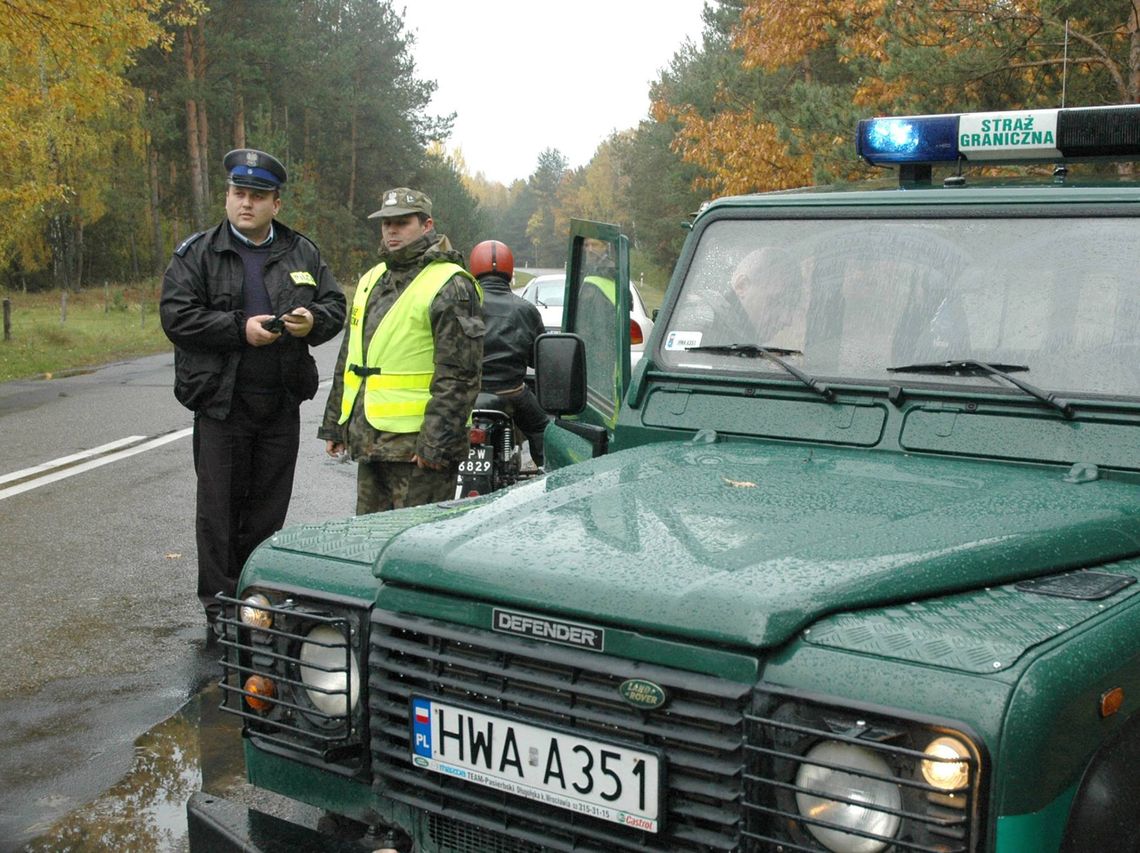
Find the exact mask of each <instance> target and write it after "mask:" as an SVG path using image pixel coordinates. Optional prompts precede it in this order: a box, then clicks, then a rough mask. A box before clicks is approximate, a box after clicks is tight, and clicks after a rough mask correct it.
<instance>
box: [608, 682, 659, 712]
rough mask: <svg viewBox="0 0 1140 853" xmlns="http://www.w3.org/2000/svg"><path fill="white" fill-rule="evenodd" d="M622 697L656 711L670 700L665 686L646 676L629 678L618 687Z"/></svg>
mask: <svg viewBox="0 0 1140 853" xmlns="http://www.w3.org/2000/svg"><path fill="white" fill-rule="evenodd" d="M618 692H619V693H621V698H622V699H624V700H625V701H626V702H628V703H629V704H630V705H633V706H634V707H635V708H641V709H642V710H643V711H654V710H656V709H657V708H660V707H661V706H662V705H664V704H665V703H666V702H667V701H668V700H669V694H667V693H666V692H665V688H664V687H662V686H661V685H659V684H654V683H653V682H652V681H646V680H645V679H644V678H629V679H626V680H625V681H623V682H622V683H621V686H620V687H619V688H618Z"/></svg>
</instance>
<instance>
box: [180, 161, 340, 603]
mask: <svg viewBox="0 0 1140 853" xmlns="http://www.w3.org/2000/svg"><path fill="white" fill-rule="evenodd" d="M222 165H223V168H224V169H225V172H226V174H227V187H226V218H225V220H223V221H222V222H221V223H220V224H218V225H216V226H215V227H213V228H211V229H209V230H208V231H202V232H199V233H197V234H194V235H193V236H191V237H188V238H187V239H186V240H184V241H183V242H182V244H181V245H179V246H178V248H177V249H176V250H175V252H174V257H173V258H172V259H171V261H170V265H169V266H168V267H167V269H166V274H165V276H164V277H163V281H162V300H161V303H160V313H161V317H162V328H163V331H165V332H166V336H167V337H168V338H170V340H171V341H172V342H173V343H174V395H175V396H176V397H177V398H178V400H179V401H180V402H181V403H182V404H183V405H184V406H186V407H187V408H189V409H191V410H192V411H193V412H194V441H193V445H194V470H195V472H196V473H197V477H198V493H197V512H196V525H195V526H196V532H197V542H198V598H199V599H200V600H201V602H202V605H203V607H204V608H205V609H206V618H207V621H208V622H213V620H214V619H215V618H216V616H217V612H218V608H219V605H218V603H217V602H216V600H215V598H214V596H215V594H216V593H218V592H223V593H225V594H227V595H233V594H234V593H235V591H236V585H237V578H238V575H239V574H240V573H241V568H242V566H243V565H244V563H245V561H246V558H247V557H249V555H250V553H251V552H252V551H253V549H254V548H255V547H256V546H257V545H258V543H260V542H261V541H262V540H264V539H266V538H267V537H268V536H270V535H272V534H273V533H274V532H275V531H277V530H280V529H281V526H282V525H283V524H284V523H285V514H286V511H287V510H288V508H289V498H290V495H291V493H292V490H293V470H294V467H295V465H296V462H297V446H298V441H299V436H300V418H299V407H300V403H301V401H302V400H308V399H311V398H312V397H313V396H314V395H315V394H316V391H317V382H318V376H317V365H316V362H315V361H314V360H313V356H312V354H311V353H310V352H309V347H310V346H316V345H318V344H321V343H324V342H325V341H327V340H329V339H330V338H332V337H335V336H336V334H337V333H338V332H339V331H340V329H341V327H342V325H343V324H344V316H345V300H344V294H343V293H341V290H340V287H339V286H338V285H337V283H336V280H335V279H334V278H333V276H332V273H331V272H329V269H328V267H327V266H326V265H325V262H324V261H323V260H322V259H321V253H320V251H319V250H318V249H317V247H316V246H315V245H313V243H312V242H310V241H309V240H308V239H307V238H306V237H303V236H302V235H300V234H298V233H297V232H295V231H293V230H292V229H290V228H287V227H286V226H285V225H282V224H281V223H280V222H277V221H275V217H276V216H277V214H278V212H279V211H280V209H281V186H282V185H283V184H284V183H285V181H286V177H287V176H286V172H285V167H284V166H282V165H281V163H280V162H278V160H277V159H275V158H274V157H271V156H270V155H269V154H266V153H265V152H264V151H256V150H254V149H250V148H242V149H239V150H236V151H231V152H230V153H229V154H227V155H226V156H225V159H224V160H223V161H222Z"/></svg>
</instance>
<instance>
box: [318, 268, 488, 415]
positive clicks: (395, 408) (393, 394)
mask: <svg viewBox="0 0 1140 853" xmlns="http://www.w3.org/2000/svg"><path fill="white" fill-rule="evenodd" d="M386 270H387V265H386V264H383V263H379V264H377V265H376V266H374V267H373V268H372V269H370V270H369V271H368V272H366V273H365V274H364V275H362V276H361V277H360V282H359V283H358V284H357V286H356V295H355V296H354V297H353V300H352V313H351V314H350V315H349V321H348V357H347V358H346V359H345V363H344V394H343V396H342V397H341V402H340V421H339V423H342V424H343V423H344V422H345V421H347V420H348V417H349V415H350V414H352V407H353V404H354V403H355V402H356V395H357V393H358V392H359V391H360V386H361V385H362V384H363V385H364V416H365V418H366V419H367V420H368V423H370V424H371V425H372V426H373V427H375V428H376V429H378V430H380V431H381V432H400V433H408V432H419V431H420V427H421V426H423V422H424V411H425V410H426V409H427V404H428V400H429V399H431V390H430V389H431V378H432V375H433V374H434V372H435V339H434V337H433V336H432V327H431V317H430V315H429V313H428V311H429V308H430V307H431V303H432V300H433V299H435V297H436V294H437V293H439V291H440V288H442V287H443V286H444V285H445V284H446V283H447V282H448V280H449V279H450V278H451V277H452V276H454V275H457V274H458V275H462V276H466V277H467V278H469V279H471V281H473V282H474V281H475V279H474V277H473V276H472V275H471V273H469V272H467V270H465V269H463V267H461V266H459V265H458V264H454V263H451V262H449V261H436V262H434V263H431V264H428V265H427V266H426V267H424V269H422V270H421V271H420V273H419V275H417V276H416V277H415V278H414V279H412V282H411V284H409V285H408V286H407V288H406V289H405V290H404V292H403V293H401V294H400V295H399V296H398V297H397V298H396V301H395V303H393V305H392V307H391V308H390V309H388V313H387V314H385V315H384V316H383V318H381V320H380V325H379V326H377V327H376V331H375V332H374V333H373V335H372V340H370V341H369V342H368V356H367V358H365V357H364V308H365V306H366V305H367V304H368V295H369V294H370V293H371V292H372V288H373V287H374V286H375V285H376V283H377V282H378V281H380V279H381V277H382V276H383V275H384V273H385V271H386ZM475 287H476V290H479V285H478V283H476V285H475ZM479 296H480V300H481V299H482V291H479Z"/></svg>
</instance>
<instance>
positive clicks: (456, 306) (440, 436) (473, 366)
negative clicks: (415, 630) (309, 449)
mask: <svg viewBox="0 0 1140 853" xmlns="http://www.w3.org/2000/svg"><path fill="white" fill-rule="evenodd" d="M369 219H379V220H380V237H381V245H380V263H378V264H377V265H376V266H374V267H373V268H372V269H370V270H369V271H368V272H366V273H365V274H364V275H363V276H361V278H360V281H359V283H358V284H357V287H356V295H355V298H354V299H353V302H352V310H351V312H350V313H349V319H348V328H347V331H346V333H345V336H344V339H343V341H342V342H341V348H340V356H339V358H338V359H337V367H336V373H335V374H334V376H333V386H332V389H331V391H330V393H329V399H328V404H327V405H326V407H325V416H324V420H323V422H322V424H321V427H320V429H319V430H318V431H317V435H318V437H320V438H323V439H325V450H326V452H327V453H328V454H329V455H330V456H332V457H340V456H341V454H343V453H344V452H345V451H346V450H347V452H348V454H349V456H350V457H351V458H352V459H354V460H356V461H357V462H358V463H359V465H358V469H357V488H356V513H357V515H363V514H364V513H369V512H379V511H381V510H387V509H395V508H399V507H405V506H417V505H419V504H424V503H429V502H433V501H439V500H446V499H448V498H451V497H454V495H455V483H456V477H457V475H458V473H459V462H460V460H462V459H464V458H466V455H467V420H468V417H469V415H470V414H471V409H472V407H473V406H474V403H475V395H476V394H477V393H478V391H479V377H480V363H481V361H482V358H483V331H484V328H483V314H482V308H481V305H480V303H481V301H482V294H481V291H480V289H479V286H478V284H477V283H476V282H475V280H474V278H473V277H472V276H471V274H470V273H469V272H467V270H465V269H464V268H463V258H462V256H461V255H460V254H459V253H458V252H455V251H453V250H452V249H451V244H450V242H449V241H448V240H447V238H446V237H445V236H443V235H442V234H437V233H436V231H435V222H434V220H433V219H432V207H431V199H430V198H428V197H427V196H426V195H424V194H423V193H422V192H419V191H418V190H414V189H409V188H408V187H398V188H396V189H392V190H388V191H387V192H386V193H384V196H383V201H382V203H381V207H380V209H379V210H377V211H376V212H375V213H373V214H372V215H371V216H369Z"/></svg>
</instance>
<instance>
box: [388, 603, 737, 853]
mask: <svg viewBox="0 0 1140 853" xmlns="http://www.w3.org/2000/svg"><path fill="white" fill-rule="evenodd" d="M630 678H641V679H646V680H649V681H652V682H654V683H655V684H657V685H659V686H660V687H662V688H664V689H665V691H666V693H667V695H668V697H669V698H668V701H667V703H666V704H665V705H664V706H663V707H661V708H658V709H656V710H646V709H638V708H634V707H632V706H631V705H629V704H627V703H626V702H625V701H623V700H622V698H621V695H620V693H619V686H620V685H621V684H622V683H623V682H624V681H626V680H627V679H630ZM368 687H369V690H368V693H369V704H370V711H371V719H370V730H371V744H372V765H373V768H372V769H373V773H374V784H375V785H376V788H377V791H378V793H379V794H380V795H382V796H386V797H390V798H392V799H393V800H397V801H399V802H401V803H406V804H408V805H410V806H412V807H414V808H416V809H420V810H422V811H424V812H425V813H426V814H427V815H428V817H427V821H428V824H429V825H428V828H427V831H429V832H431V833H432V837H433V838H435V839H436V841H437V843H438V844H439V845H440V849H441V850H446V851H449V853H451V852H452V851H454V853H462V852H465V851H473V850H503V851H511V853H515V851H518V853H529V851H532V850H539V849H546V850H566V851H569V850H573V851H577V853H586V851H597V853H602V851H613V850H637V851H676V850H692V851H718V850H720V851H731V850H740V849H743V848H742V842H741V832H742V829H743V827H742V811H743V807H742V803H741V797H742V793H743V788H744V751H743V743H744V715H745V711H746V710H747V707H748V704H749V702H750V701H751V697H752V686H751V685H748V684H739V683H737V682H732V681H726V680H723V679H718V678H714V677H711V676H704V675H697V674H694V673H690V672H684V671H681V670H676V669H670V668H667V667H663V666H656V665H651V664H644V663H637V662H634V661H628V660H623V659H619V658H614V657H607V656H604V655H601V654H598V653H595V652H589V651H583V650H579V649H572V648H566V647H562V646H556V645H549V644H544V643H540V642H536V641H532V640H527V639H522V638H517V637H511V636H507V635H503V634H497V633H493V632H491V631H483V630H477V629H474V628H469V627H465V626H461V625H454V624H450V623H445V622H439V621H436V620H432V619H426V618H422V617H415V616H405V615H401V614H395V613H390V612H386V611H382V610H376V611H374V612H373V615H372V626H371V631H370V653H369V685H368ZM413 695H415V696H421V697H424V698H429V699H435V700H437V701H442V702H449V703H454V704H455V705H459V706H462V707H465V708H469V709H471V710H473V711H482V712H485V713H488V714H494V715H497V716H504V717H510V718H516V719H519V720H524V721H526V722H528V723H530V724H532V725H536V726H541V727H544V728H549V729H560V730H564V731H568V732H573V733H574V734H575V735H578V736H580V737H585V738H594V739H598V740H607V741H610V742H614V743H618V744H627V745H629V746H630V747H636V748H639V749H645V750H650V751H653V750H659V751H660V753H661V755H662V765H663V767H664V778H665V788H664V792H663V796H662V813H661V824H662V825H661V827H660V830H659V831H658V832H656V833H653V832H643V831H639V830H636V829H632V828H630V827H627V826H623V825H621V824H619V823H614V822H610V821H606V820H601V819H599V818H596V817H591V816H588V815H584V814H580V813H578V812H575V811H570V810H566V809H561V808H554V807H550V806H545V805H537V804H535V803H532V802H531V801H529V800H526V799H523V798H521V797H518V796H513V795H510V794H506V793H503V792H500V791H497V790H495V789H493V788H490V787H485V786H482V785H477V784H473V783H471V782H468V781H466V780H463V779H456V778H452V777H450V776H445V775H443V774H440V773H435V772H431V771H428V770H425V769H422V768H418V767H416V766H415V765H414V764H413V763H412V761H411V746H410V732H411V720H410V719H409V716H410V700H411V697H412V696H413ZM437 833H438V836H437Z"/></svg>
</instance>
